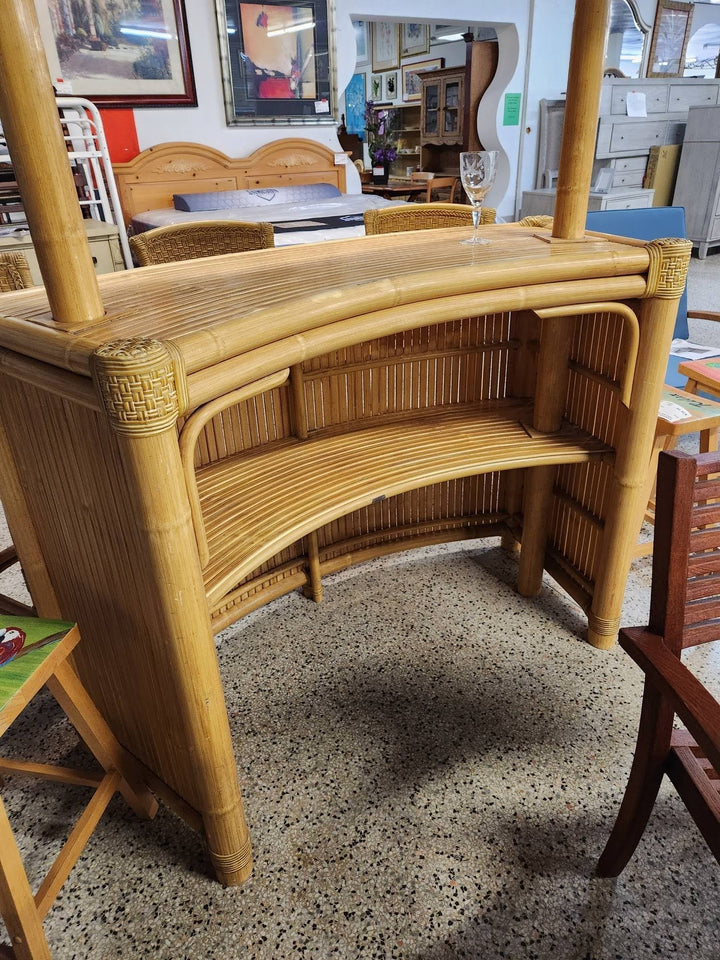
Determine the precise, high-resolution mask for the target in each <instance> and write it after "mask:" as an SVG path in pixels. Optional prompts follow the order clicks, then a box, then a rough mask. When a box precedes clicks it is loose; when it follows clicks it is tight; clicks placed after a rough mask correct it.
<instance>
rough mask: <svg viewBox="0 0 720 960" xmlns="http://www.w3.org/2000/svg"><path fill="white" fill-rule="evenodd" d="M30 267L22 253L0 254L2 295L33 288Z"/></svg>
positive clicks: (0, 290)
mask: <svg viewBox="0 0 720 960" xmlns="http://www.w3.org/2000/svg"><path fill="white" fill-rule="evenodd" d="M32 286H33V280H32V277H31V275H30V267H29V266H28V262H27V259H26V257H25V255H24V254H22V253H0V293H9V292H10V291H11V290H22V289H23V288H24V287H32Z"/></svg>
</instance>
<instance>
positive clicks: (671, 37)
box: [647, 0, 694, 77]
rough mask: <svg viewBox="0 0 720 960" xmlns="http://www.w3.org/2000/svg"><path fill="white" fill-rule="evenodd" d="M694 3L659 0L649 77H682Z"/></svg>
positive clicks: (651, 48) (651, 43)
mask: <svg viewBox="0 0 720 960" xmlns="http://www.w3.org/2000/svg"><path fill="white" fill-rule="evenodd" d="M693 9H694V8H693V4H692V3H682V2H680V0H659V2H658V5H657V10H656V11H655V25H654V26H653V33H652V40H651V41H650V57H649V60H648V71H647V75H648V77H681V76H682V75H683V70H684V69H685V51H686V50H687V45H688V39H689V37H690V25H691V24H692V16H693Z"/></svg>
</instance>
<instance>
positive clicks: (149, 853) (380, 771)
mask: <svg viewBox="0 0 720 960" xmlns="http://www.w3.org/2000/svg"><path fill="white" fill-rule="evenodd" d="M700 271H702V273H701V274H700V276H701V279H702V278H703V277H707V278H709V279H707V282H704V283H703V284H702V285H700V284H698V292H700V289H702V291H709V292H707V306H710V305H711V304H710V301H712V300H714V302H715V303H717V302H718V301H717V299H715V298H714V292H713V284H717V288H718V289H720V256H719V257H717V258H716V260H715V261H714V262H713V258H712V257H709V258H708V260H707V261H705V262H704V263H699V262H697V261H694V262H693V276H694V275H695V274H697V273H700ZM692 289H693V288H692V287H691V290H692ZM693 292H694V291H693ZM691 303H692V304H693V305H695V306H698V307H701V306H705V305H706V302H704V301H703V300H702V297H700V296H696V297H693V295H692V293H691ZM713 305H714V304H713ZM692 335H693V337H694V338H695V339H698V340H699V339H701V337H700V335H699V334H698V333H697V332H696V331H695V330H693V331H692ZM715 335H716V337H717V334H715ZM704 342H710V341H709V339H708V338H707V337H705V338H704ZM719 342H720V338H719ZM3 536H4V534H3V532H2V530H0V541H2V543H4V540H3ZM515 574H516V564H515V560H514V559H513V558H512V557H509V556H507V555H506V554H505V553H504V552H503V551H502V550H501V549H500V548H499V545H498V543H497V541H492V540H490V541H483V542H473V543H463V544H458V545H449V546H442V547H433V548H427V549H423V550H419V551H414V552H412V553H407V554H400V555H397V556H394V557H389V558H384V559H382V560H377V561H373V562H372V563H369V564H366V565H364V566H362V567H358V568H355V569H352V570H348V571H345V572H343V573H341V574H337V575H335V576H333V577H329V578H328V579H327V580H326V582H325V599H324V601H323V603H322V604H320V605H317V604H314V603H312V602H310V601H308V600H305V599H304V598H303V597H301V596H300V595H298V594H292V595H289V596H287V597H284V598H282V599H280V600H278V601H276V602H274V603H273V604H271V605H269V606H268V607H266V608H264V609H263V610H260V611H258V612H256V613H254V614H252V615H250V616H249V617H247V618H246V619H245V620H244V621H242V622H240V623H238V624H236V625H234V626H233V627H231V628H229V629H227V630H226V631H224V632H223V633H222V634H221V635H219V637H218V656H219V659H220V666H221V671H222V676H223V679H224V683H225V689H226V695H227V702H228V707H229V711H230V717H231V724H232V732H233V737H234V742H235V748H236V757H237V762H238V769H239V771H240V779H241V783H242V788H243V793H244V798H245V804H246V810H247V817H248V821H249V825H250V830H251V833H252V838H253V845H254V854H255V871H254V874H253V877H252V878H251V880H250V881H249V882H248V883H247V884H246V885H245V886H244V887H243V888H241V889H222V888H221V887H220V886H219V885H218V884H217V883H216V882H215V881H214V880H213V879H212V876H211V874H210V871H209V866H208V862H207V860H206V857H205V853H204V850H203V846H202V843H201V841H200V839H199V838H198V836H197V835H195V834H194V833H192V831H190V829H189V828H187V827H186V826H185V825H184V824H183V823H182V822H181V821H179V820H178V819H177V818H176V817H175V816H174V815H173V814H171V813H170V812H169V811H167V810H165V809H161V811H160V813H159V814H158V816H157V818H156V819H155V820H154V821H152V822H142V821H139V820H137V819H136V818H135V817H134V816H133V815H132V813H130V812H129V811H128V810H127V809H126V808H125V807H124V805H123V803H122V801H121V800H119V799H115V800H114V801H113V802H112V804H111V806H110V807H109V809H108V811H107V813H106V815H105V816H104V818H103V820H102V821H101V823H100V825H99V827H98V828H97V830H96V831H95V833H94V834H93V837H92V838H91V841H90V843H89V844H88V846H87V848H86V850H85V852H84V854H83V856H82V858H81V860H80V861H79V863H78V864H77V866H76V868H75V870H74V871H73V873H72V874H71V877H70V879H69V881H68V882H67V884H66V886H65V887H64V889H63V891H62V892H61V894H60V897H59V898H58V900H57V902H56V904H55V906H54V907H53V909H52V910H51V912H50V914H49V915H48V918H47V920H46V923H45V929H46V932H47V935H48V938H49V940H50V942H51V945H52V948H53V956H54V957H55V958H56V960H71V958H73V960H74V958H77V960H80V958H82V960H85V958H93V960H116V958H123V960H124V958H128V960H129V958H133V960H135V958H143V960H206V958H207V960H210V958H212V960H231V958H251V960H281V958H288V960H294V958H305V957H306V958H312V960H324V958H335V957H337V958H348V960H354V958H358V960H385V958H407V960H450V958H473V960H475V958H477V960H495V958H510V960H532V958H542V960H544V958H553V960H556V958H558V960H644V958H650V957H653V958H657V957H678V958H682V960H688V958H717V957H720V936H719V935H720V920H719V919H718V902H719V895H720V869H719V868H718V866H717V864H716V863H715V861H714V860H713V858H712V857H711V855H710V854H709V852H708V851H707V849H706V847H705V846H704V844H703V842H702V840H701V839H700V837H699V835H698V833H697V831H696V829H695V827H694V824H693V823H692V821H691V819H690V817H689V815H688V814H687V813H686V811H685V810H684V808H683V806H682V804H681V803H680V801H679V800H678V799H677V797H676V796H675V795H674V793H673V791H672V789H671V788H670V787H667V786H665V787H664V788H663V789H662V792H661V797H660V799H659V801H658V804H657V806H656V809H655V812H654V814H653V817H652V820H651V823H650V826H649V828H648V830H647V832H646V834H645V837H644V838H643V840H642V841H641V844H640V846H639V848H638V851H637V852H636V855H635V857H634V858H633V860H632V861H631V863H630V866H629V867H628V868H627V869H626V871H625V872H624V873H623V874H622V875H621V876H620V878H619V879H618V880H615V881H612V880H599V879H597V878H595V877H594V876H593V870H594V866H595V863H596V861H597V857H598V855H599V853H600V851H601V850H602V847H603V845H604V843H605V840H606V839H607V836H608V833H609V830H610V828H611V826H612V823H613V820H614V816H615V813H616V810H617V806H618V803H619V800H620V798H621V796H622V792H623V790H624V786H625V781H626V776H627V771H628V768H629V764H630V761H631V757H632V751H633V744H634V737H635V732H636V727H637V718H638V715H639V707H640V696H641V686H642V685H641V676H640V671H639V670H638V669H637V668H635V666H634V665H633V664H632V663H631V661H630V660H629V659H628V658H627V657H626V655H625V654H623V652H622V651H621V650H620V649H619V648H618V647H616V648H614V649H613V650H610V651H605V652H601V651H597V650H594V649H592V648H590V647H589V646H587V645H586V644H585V643H584V642H582V641H581V640H580V639H579V638H580V635H581V633H582V629H583V618H582V617H581V615H580V613H579V611H578V609H577V608H576V607H575V605H574V604H573V603H572V601H570V600H569V599H568V598H567V597H566V596H565V595H564V594H563V593H562V592H561V591H560V590H559V589H558V588H557V587H556V586H555V585H554V584H553V583H552V581H550V580H547V581H546V584H545V588H544V591H543V594H542V596H541V597H540V599H538V600H536V601H528V600H525V599H523V598H521V597H519V596H518V595H517V594H516V593H515V590H514V578H515ZM649 583H650V561H649V559H644V560H640V561H637V562H636V563H635V564H634V566H633V569H632V572H631V575H630V578H629V580H628V587H627V594H626V601H625V606H624V612H623V623H624V624H631V623H643V622H645V619H646V616H647V605H648V591H649ZM718 656H720V652H717V653H716V652H714V651H712V650H709V649H705V650H700V651H691V652H690V657H689V662H690V663H691V665H692V666H693V668H694V669H696V672H697V673H698V674H699V675H700V676H702V677H703V679H705V680H706V681H707V682H708V684H709V685H710V686H711V687H713V689H715V690H716V692H717V693H718V694H720V672H719V671H718ZM2 747H3V750H4V751H5V750H7V752H8V753H13V754H16V755H24V756H26V757H31V758H32V757H34V758H37V759H41V758H42V759H45V758H47V757H50V758H51V759H59V760H61V761H63V762H67V763H71V762H74V761H77V760H81V759H82V754H83V751H82V749H81V748H79V747H78V746H77V740H76V737H75V736H74V734H73V733H72V730H71V729H70V728H69V727H68V726H67V725H66V724H65V723H64V722H63V720H62V715H61V714H60V712H59V710H58V709H57V708H56V707H55V706H54V705H53V702H52V700H50V698H46V697H45V696H39V697H37V698H36V699H35V700H34V701H33V703H32V704H31V706H30V707H29V708H28V709H27V710H26V711H25V714H24V715H23V716H22V718H21V719H20V720H19V721H18V722H17V723H16V724H15V726H14V727H13V728H12V729H11V731H9V733H8V734H6V735H5V737H4V738H3V742H2ZM85 796H86V794H85V791H82V790H80V789H79V788H78V789H77V790H75V789H69V788H67V787H53V786H52V785H49V784H42V785H41V786H36V785H32V786H31V785H29V782H23V781H22V780H15V779H9V780H8V781H7V782H6V786H5V788H4V790H3V797H4V799H5V802H6V804H7V806H8V809H9V812H10V816H11V820H12V822H13V824H14V826H15V828H16V830H17V834H18V836H19V839H20V842H21V844H22V848H23V851H24V853H25V856H26V862H27V865H28V869H29V871H30V874H31V878H32V879H33V881H34V882H37V880H39V877H40V876H41V874H42V871H43V870H44V869H46V868H47V866H48V865H49V861H50V859H51V857H52V855H54V853H55V852H56V851H57V850H58V849H59V846H60V844H61V842H62V839H63V836H64V833H63V831H64V830H65V826H66V823H67V818H68V817H72V816H73V815H74V814H76V812H77V810H78V809H79V804H80V802H81V800H82V799H83V798H84V797H85Z"/></svg>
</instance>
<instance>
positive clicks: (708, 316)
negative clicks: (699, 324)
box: [687, 310, 720, 320]
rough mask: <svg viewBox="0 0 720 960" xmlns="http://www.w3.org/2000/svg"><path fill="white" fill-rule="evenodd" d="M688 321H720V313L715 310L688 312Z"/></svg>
mask: <svg viewBox="0 0 720 960" xmlns="http://www.w3.org/2000/svg"><path fill="white" fill-rule="evenodd" d="M687 315H688V320H720V313H718V312H717V311H715V310H688V312H687Z"/></svg>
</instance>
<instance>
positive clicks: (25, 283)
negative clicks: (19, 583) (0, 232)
mask: <svg viewBox="0 0 720 960" xmlns="http://www.w3.org/2000/svg"><path fill="white" fill-rule="evenodd" d="M32 286H33V281H32V276H31V275H30V267H29V266H28V262H27V259H26V257H25V255H24V254H22V253H0V293H9V292H10V291H11V290H22V289H24V288H25V287H32ZM18 562H19V561H18V556H17V551H16V550H15V547H14V545H13V544H10V546H9V547H5V548H4V549H3V550H0V573H4V572H5V571H6V570H9V569H10V567H13V566H15V564H16V563H18ZM34 610H35V608H34V607H32V606H28V604H26V603H23V602H22V601H20V600H16V599H15V598H14V597H10V596H8V595H7V594H4V593H0V613H9V614H13V615H15V616H23V615H27V614H32V613H34Z"/></svg>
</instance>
